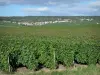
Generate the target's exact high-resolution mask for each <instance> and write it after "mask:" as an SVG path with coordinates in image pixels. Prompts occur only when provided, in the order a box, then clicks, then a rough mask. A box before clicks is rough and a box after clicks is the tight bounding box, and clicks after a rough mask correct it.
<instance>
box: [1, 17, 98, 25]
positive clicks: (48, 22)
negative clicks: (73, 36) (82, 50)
mask: <svg viewBox="0 0 100 75" xmlns="http://www.w3.org/2000/svg"><path fill="white" fill-rule="evenodd" d="M78 21H80V22H84V21H87V22H92V21H94V19H93V18H80V19H78ZM3 22H4V23H13V24H18V25H24V26H42V25H47V24H54V23H76V22H77V20H72V19H59V18H58V19H57V20H54V21H37V22H36V21H35V22H34V21H33V22H29V21H18V22H16V21H6V20H3ZM96 24H100V23H99V22H96Z"/></svg>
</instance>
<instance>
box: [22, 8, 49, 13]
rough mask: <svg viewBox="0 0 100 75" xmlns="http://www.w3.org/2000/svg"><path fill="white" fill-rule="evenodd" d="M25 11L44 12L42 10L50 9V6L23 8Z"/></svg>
mask: <svg viewBox="0 0 100 75" xmlns="http://www.w3.org/2000/svg"><path fill="white" fill-rule="evenodd" d="M22 10H23V11H25V12H42V11H48V10H49V8H48V7H40V8H24V9H22Z"/></svg>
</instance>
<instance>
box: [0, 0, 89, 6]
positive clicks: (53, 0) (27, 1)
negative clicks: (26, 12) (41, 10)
mask: <svg viewBox="0 0 100 75" xmlns="http://www.w3.org/2000/svg"><path fill="white" fill-rule="evenodd" d="M81 1H83V0H0V3H4V4H8V3H9V4H21V5H23V4H24V5H46V4H50V5H54V4H62V3H66V4H69V3H70V4H73V3H78V2H81ZM84 1H87V0H84ZM88 1H90V0H88Z"/></svg>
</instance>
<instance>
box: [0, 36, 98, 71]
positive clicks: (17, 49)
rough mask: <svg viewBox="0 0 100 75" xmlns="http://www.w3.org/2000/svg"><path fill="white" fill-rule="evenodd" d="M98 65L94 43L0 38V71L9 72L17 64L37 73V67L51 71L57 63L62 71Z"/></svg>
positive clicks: (46, 38) (36, 38) (63, 39)
mask: <svg viewBox="0 0 100 75" xmlns="http://www.w3.org/2000/svg"><path fill="white" fill-rule="evenodd" d="M73 61H76V62H77V63H81V64H88V65H90V64H96V63H97V62H98V63H100V46H99V45H98V44H97V42H96V41H95V40H82V39H81V40H79V39H77V38H76V39H75V38H74V39H73V38H60V37H55V38H53V37H52V38H51V37H44V36H32V37H28V36H27V37H23V38H22V37H17V36H16V37H13V36H11V37H7V36H6V37H5V36H4V37H1V38H0V69H1V70H4V71H13V70H15V69H16V68H17V67H18V66H19V65H20V64H23V65H24V66H26V67H27V68H28V69H31V70H32V69H33V70H35V69H37V68H38V66H39V65H40V64H42V65H43V66H44V67H47V68H50V69H54V68H56V67H57V65H58V64H59V62H61V63H62V64H63V65H65V66H66V67H69V66H72V65H73V64H74V63H73Z"/></svg>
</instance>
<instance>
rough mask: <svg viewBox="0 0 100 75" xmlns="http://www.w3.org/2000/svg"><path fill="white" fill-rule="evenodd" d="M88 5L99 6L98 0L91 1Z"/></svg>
mask: <svg viewBox="0 0 100 75" xmlns="http://www.w3.org/2000/svg"><path fill="white" fill-rule="evenodd" d="M90 6H92V7H100V1H99V0H98V1H95V2H91V3H90Z"/></svg>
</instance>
